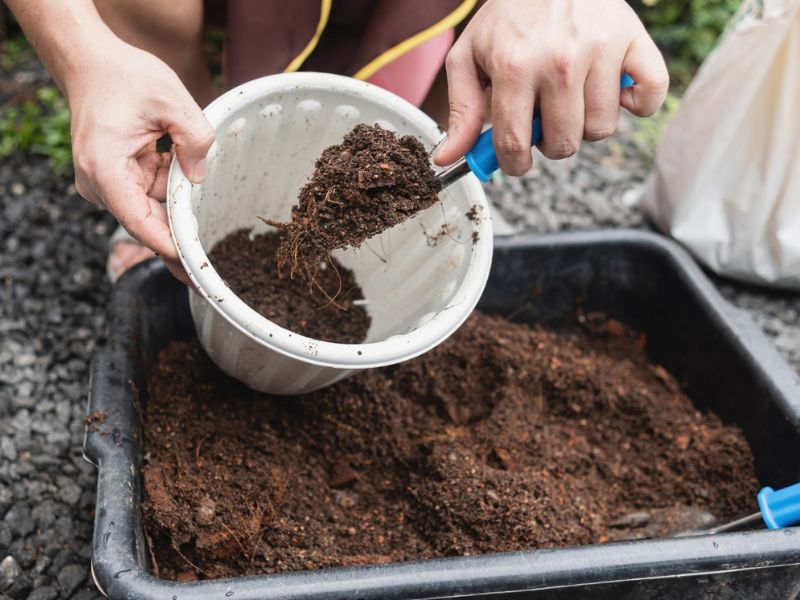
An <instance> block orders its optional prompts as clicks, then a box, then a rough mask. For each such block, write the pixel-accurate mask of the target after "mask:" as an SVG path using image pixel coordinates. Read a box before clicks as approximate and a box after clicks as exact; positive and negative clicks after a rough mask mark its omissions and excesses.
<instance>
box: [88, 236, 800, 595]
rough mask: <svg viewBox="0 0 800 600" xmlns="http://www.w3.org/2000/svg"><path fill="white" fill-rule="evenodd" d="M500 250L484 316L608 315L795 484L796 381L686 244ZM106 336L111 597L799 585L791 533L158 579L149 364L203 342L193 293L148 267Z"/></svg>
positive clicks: (120, 288)
mask: <svg viewBox="0 0 800 600" xmlns="http://www.w3.org/2000/svg"><path fill="white" fill-rule="evenodd" d="M495 252H496V253H495V258H494V265H493V268H492V274H491V278H490V281H489V285H488V287H487V289H486V293H485V294H484V297H483V299H482V301H481V306H482V308H483V309H484V310H486V311H490V312H499V313H503V314H510V313H514V314H515V315H516V317H515V318H516V319H518V320H525V321H530V322H541V323H547V324H549V325H551V326H554V327H557V326H558V325H559V323H561V322H565V321H567V320H569V319H570V318H572V317H573V316H574V314H575V310H576V309H577V308H582V309H583V310H587V311H592V310H600V311H604V312H606V313H607V314H609V315H610V316H613V317H615V318H617V319H619V320H620V321H622V322H624V323H626V324H628V325H630V326H632V327H634V328H636V329H638V330H640V331H642V332H645V333H646V335H647V348H648V352H650V354H651V356H652V358H653V359H654V360H655V361H657V362H658V363H660V364H662V365H664V366H665V367H666V368H667V369H669V370H670V371H671V372H672V373H673V374H675V375H676V376H677V377H678V379H679V380H680V381H681V382H682V383H683V384H685V386H686V389H687V391H688V393H689V395H690V397H692V399H693V400H694V401H695V402H696V404H697V405H698V406H700V407H703V408H711V409H713V410H714V411H716V412H717V413H718V414H720V415H721V416H722V418H723V419H725V420H727V421H730V422H735V423H738V424H740V425H741V426H742V427H743V428H744V431H745V434H746V436H747V438H748V440H749V442H750V444H751V445H752V448H753V450H754V453H755V456H756V463H757V464H756V467H757V472H758V475H759V477H760V479H761V481H762V482H763V483H764V484H769V485H772V486H782V485H786V484H789V483H794V482H796V481H798V480H800V468H798V461H797V456H798V454H797V453H798V449H800V434H799V433H798V432H800V386H799V385H798V380H797V377H796V376H795V374H794V372H793V371H792V370H791V369H790V368H789V367H788V365H787V364H786V363H785V362H784V361H783V360H782V359H781V358H780V357H779V356H778V355H777V353H776V352H775V350H774V349H773V348H772V346H771V344H770V343H769V342H768V341H767V340H766V338H765V337H764V336H763V334H762V333H761V332H760V331H759V330H758V329H757V328H756V326H755V325H754V323H753V322H752V321H751V320H750V319H749V318H748V317H747V316H745V315H744V314H743V313H741V312H739V311H738V310H736V309H734V308H733V307H731V306H730V305H729V304H727V303H726V302H725V301H724V300H723V299H722V298H721V297H720V295H719V294H718V293H717V292H716V290H715V289H714V288H713V286H712V285H711V283H710V282H709V281H708V279H707V278H706V277H705V275H704V274H703V273H702V272H701V271H700V269H698V267H697V266H696V265H695V264H694V263H693V262H692V260H691V259H690V258H689V257H688V255H687V254H686V253H685V252H683V251H682V250H681V249H680V248H678V247H677V246H676V245H675V244H673V243H671V242H668V241H666V240H665V239H663V238H661V237H658V236H655V235H652V234H647V233H641V232H625V231H615V232H593V233H572V234H557V235H550V236H537V237H521V238H507V239H500V240H498V241H497V243H496V250H495ZM110 329H111V334H110V340H109V344H108V346H107V347H106V348H105V349H104V350H103V351H102V353H100V354H99V355H98V356H97V357H96V359H95V361H94V365H93V369H92V382H91V393H90V398H89V411H94V410H101V411H104V412H105V413H107V415H108V420H107V421H106V423H104V424H103V425H102V427H101V432H105V435H102V434H101V433H100V432H89V433H87V437H86V441H85V453H86V456H87V458H88V459H89V460H91V461H92V462H93V463H94V464H96V465H98V468H99V476H98V494H97V511H96V520H95V533H94V554H93V561H92V569H93V574H94V577H95V581H96V582H97V584H98V586H99V587H100V589H101V590H102V591H103V592H104V593H105V594H106V595H107V596H108V597H109V598H112V599H115V600H116V599H122V598H126V599H127V598H130V599H134V598H136V599H150V598H152V599H161V600H184V599H188V598H191V599H204V598H209V599H210V598H223V599H224V598H233V599H234V600H237V599H238V600H246V599H256V598H258V599H266V598H275V599H277V598H281V599H297V598H305V599H320V600H322V599H325V600H332V599H342V600H345V599H346V600H354V599H356V598H363V599H375V600H378V599H380V600H393V599H410V598H444V597H473V596H479V595H480V596H488V597H491V596H494V595H495V594H496V595H498V596H500V595H502V597H503V598H514V597H525V598H537V599H539V598H559V599H560V598H576V597H577V598H615V599H618V598H664V597H674V598H681V599H682V600H686V599H688V598H770V599H773V598H784V597H785V598H794V597H796V594H797V592H798V589H800V568H798V564H800V535H798V534H800V529H794V528H791V529H784V530H780V531H766V530H760V531H753V532H748V533H735V534H725V535H715V536H701V537H694V538H679V539H662V540H645V541H636V542H623V543H615V544H606V545H596V546H583V547H573V548H564V549H556V550H541V551H530V552H519V553H511V554H493V555H485V556H479V557H466V558H452V559H440V560H427V561H420V562H407V563H395V564H389V565H382V566H374V567H360V568H346V569H329V570H321V571H305V572H298V573H290V574H282V575H264V576H258V577H243V578H238V579H227V580H212V581H201V582H192V583H174V582H169V581H164V580H159V579H156V578H155V577H153V576H152V575H150V574H149V573H148V567H147V564H148V559H147V551H146V545H145V542H144V536H143V533H142V525H141V510H140V501H141V482H140V466H141V452H142V448H141V443H140V430H139V425H138V417H137V404H138V403H139V402H146V393H145V389H146V388H145V386H144V384H143V381H144V376H145V374H146V373H147V370H148V366H149V365H150V364H151V361H152V359H153V357H154V356H155V355H156V354H157V353H158V351H159V350H160V349H161V348H163V347H164V346H165V345H166V344H167V343H168V342H169V341H170V340H173V339H185V338H189V337H192V336H193V335H194V330H193V327H192V324H191V320H190V317H189V310H188V302H187V299H186V290H185V288H183V287H182V286H180V285H179V284H177V283H176V282H174V281H173V280H172V278H171V277H170V276H169V274H168V273H167V272H166V270H165V269H164V268H163V267H161V266H159V265H158V264H157V263H156V262H153V261H151V262H149V263H147V264H144V265H142V266H140V267H137V268H136V269H134V270H132V271H131V272H130V273H128V274H127V275H126V276H125V277H123V278H122V279H121V280H120V282H119V283H118V285H117V286H116V289H115V291H114V296H113V301H112V306H111V327H110ZM109 432H110V434H109ZM753 506H754V507H755V506H756V504H755V498H754V499H753Z"/></svg>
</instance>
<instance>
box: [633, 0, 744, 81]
mask: <svg viewBox="0 0 800 600" xmlns="http://www.w3.org/2000/svg"><path fill="white" fill-rule="evenodd" d="M741 3H742V0H630V4H631V6H633V8H634V9H635V10H636V12H637V13H638V14H639V17H641V19H642V21H643V22H644V24H645V26H646V27H647V30H648V31H649V32H650V35H651V36H652V37H653V39H654V40H655V41H656V43H657V44H658V45H659V47H660V48H661V50H662V52H664V55H665V56H666V57H667V65H668V66H669V70H670V75H671V77H672V79H673V82H674V83H676V84H677V85H678V86H679V87H685V86H686V85H687V84H688V83H689V81H690V80H691V78H692V77H693V76H694V73H695V72H696V71H697V68H698V67H699V66H700V63H702V62H703V60H704V59H705V57H706V56H708V54H709V52H711V50H712V49H713V48H714V46H715V44H716V42H717V39H718V38H719V35H720V34H721V33H722V32H723V30H724V29H725V25H726V24H727V23H728V20H729V19H730V18H731V16H732V15H733V13H734V12H736V9H737V8H739V5H740V4H741Z"/></svg>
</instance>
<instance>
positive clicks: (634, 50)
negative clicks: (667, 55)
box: [620, 33, 669, 117]
mask: <svg viewBox="0 0 800 600" xmlns="http://www.w3.org/2000/svg"><path fill="white" fill-rule="evenodd" d="M622 70H623V72H625V73H629V74H630V76H631V77H633V80H634V81H635V82H636V85H634V86H632V87H629V88H625V89H624V90H622V92H621V93H620V104H621V105H622V106H623V107H624V108H626V109H627V110H629V111H630V112H632V113H633V114H634V115H636V116H638V117H649V116H650V115H652V114H653V113H655V112H656V111H657V110H658V109H659V107H660V106H661V105H662V104H663V102H664V99H665V98H666V97H667V90H668V89H669V73H668V72H667V66H666V64H665V63H664V57H663V56H661V52H659V50H658V48H657V47H656V45H655V44H654V43H653V41H652V40H651V39H650V37H649V36H648V35H647V34H646V33H643V34H642V35H640V36H639V37H638V38H637V39H636V40H635V41H634V42H633V44H632V45H631V47H630V49H629V50H628V53H627V55H626V56H625V61H624V62H623V68H622Z"/></svg>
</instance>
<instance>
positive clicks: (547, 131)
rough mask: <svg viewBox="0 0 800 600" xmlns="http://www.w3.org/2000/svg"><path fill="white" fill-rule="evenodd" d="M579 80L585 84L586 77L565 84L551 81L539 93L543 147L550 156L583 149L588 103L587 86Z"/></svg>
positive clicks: (559, 156) (541, 146)
mask: <svg viewBox="0 0 800 600" xmlns="http://www.w3.org/2000/svg"><path fill="white" fill-rule="evenodd" d="M577 81H580V82H581V83H582V82H583V81H585V78H584V77H582V78H580V79H579V80H578V79H577V78H573V79H571V80H566V79H565V80H562V82H561V83H555V82H547V83H546V84H545V87H544V88H543V89H542V91H541V92H540V94H539V107H540V109H541V112H542V141H541V143H540V144H539V150H541V151H542V154H544V155H545V156H546V157H547V158H550V159H554V160H560V159H562V158H568V157H570V156H572V155H573V154H575V153H576V152H577V151H578V148H580V145H581V139H582V138H583V126H584V103H583V86H582V85H579V84H578V83H577Z"/></svg>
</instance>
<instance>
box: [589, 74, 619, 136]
mask: <svg viewBox="0 0 800 600" xmlns="http://www.w3.org/2000/svg"><path fill="white" fill-rule="evenodd" d="M621 62H622V61H621V60H616V61H615V60H606V61H604V62H602V63H601V64H597V63H596V64H595V65H594V66H593V67H592V69H591V70H590V71H589V76H588V77H587V78H586V83H585V85H584V87H583V102H584V105H585V116H584V124H583V139H585V140H586V141H589V142H596V141H598V140H602V139H605V138H607V137H608V136H610V135H611V134H613V133H614V131H616V129H617V122H618V121H619V101H620V98H619V78H620V71H619V69H620V64H621Z"/></svg>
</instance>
